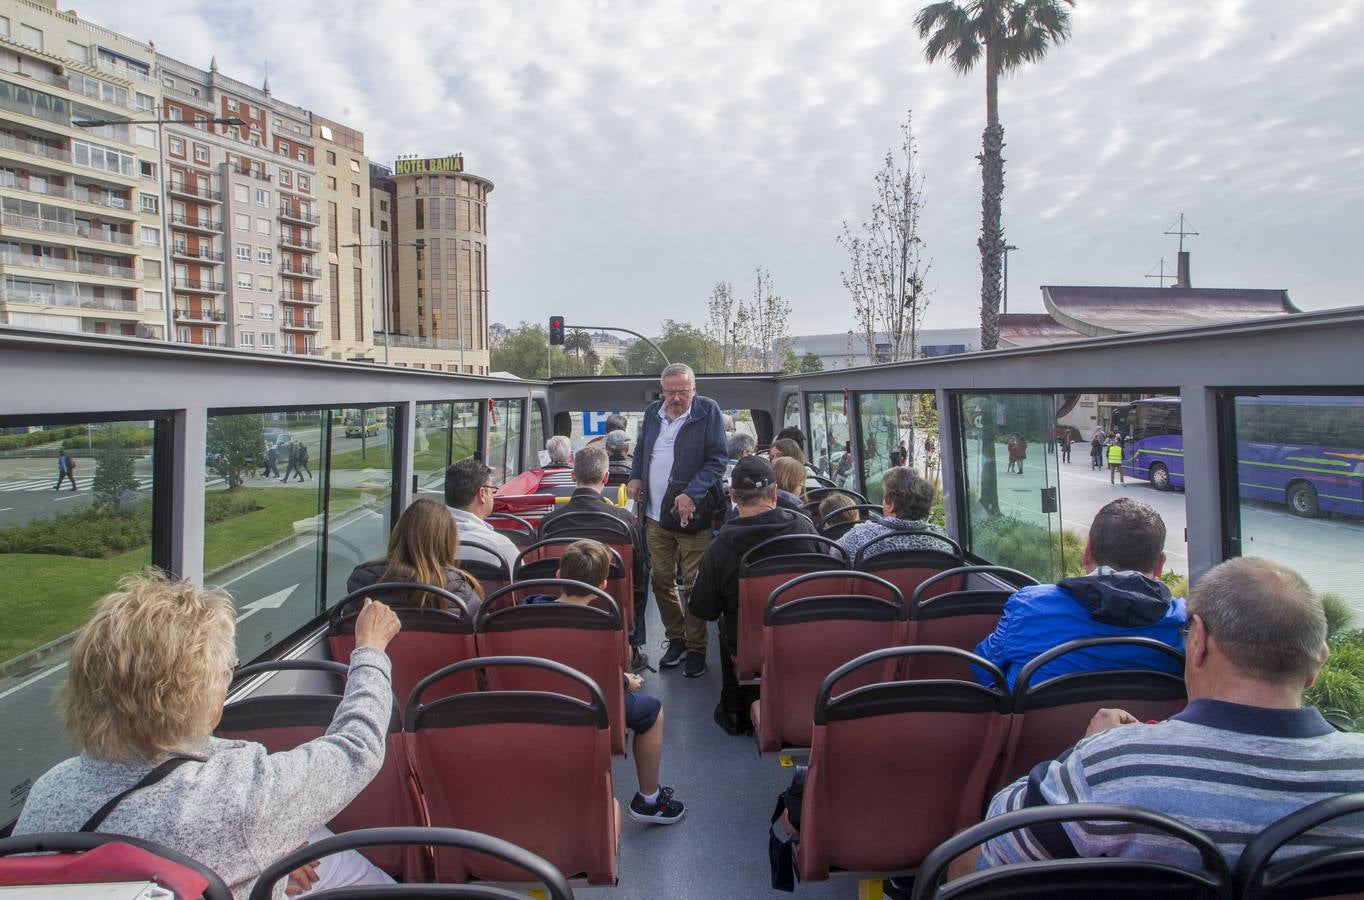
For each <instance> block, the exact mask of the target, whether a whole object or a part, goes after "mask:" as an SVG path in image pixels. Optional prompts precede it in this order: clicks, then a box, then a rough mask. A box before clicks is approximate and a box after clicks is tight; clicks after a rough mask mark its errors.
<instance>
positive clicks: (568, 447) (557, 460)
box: [545, 434, 573, 465]
mask: <svg viewBox="0 0 1364 900" xmlns="http://www.w3.org/2000/svg"><path fill="white" fill-rule="evenodd" d="M545 452H547V453H548V454H549V461H550V462H551V463H553V464H555V465H566V464H567V463H568V461H569V459H570V458H571V457H572V456H573V444H572V442H570V441H569V439H568V438H566V437H564V436H563V435H562V434H556V435H555V436H554V437H552V438H550V439H549V440H547V441H545Z"/></svg>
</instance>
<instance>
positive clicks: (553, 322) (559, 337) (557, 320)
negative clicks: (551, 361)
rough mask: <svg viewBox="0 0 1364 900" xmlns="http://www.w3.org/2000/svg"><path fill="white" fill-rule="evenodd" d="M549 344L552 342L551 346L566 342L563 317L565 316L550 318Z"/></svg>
mask: <svg viewBox="0 0 1364 900" xmlns="http://www.w3.org/2000/svg"><path fill="white" fill-rule="evenodd" d="M549 342H550V344H551V345H553V344H562V343H563V342H564V317H563V316H550V317H549Z"/></svg>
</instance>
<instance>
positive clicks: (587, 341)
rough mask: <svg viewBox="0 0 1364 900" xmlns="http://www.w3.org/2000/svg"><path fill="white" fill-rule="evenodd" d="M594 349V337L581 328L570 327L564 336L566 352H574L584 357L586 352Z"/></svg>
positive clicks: (577, 355)
mask: <svg viewBox="0 0 1364 900" xmlns="http://www.w3.org/2000/svg"><path fill="white" fill-rule="evenodd" d="M591 351H592V337H591V336H590V335H589V334H588V333H587V332H586V331H583V330H582V329H581V328H573V329H570V330H569V332H568V334H567V335H565V336H564V352H565V353H572V354H573V355H574V356H576V357H579V358H582V355H583V354H584V353H590V352H591Z"/></svg>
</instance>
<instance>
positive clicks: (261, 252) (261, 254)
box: [256, 247, 275, 266]
mask: <svg viewBox="0 0 1364 900" xmlns="http://www.w3.org/2000/svg"><path fill="white" fill-rule="evenodd" d="M256 262H258V263H260V264H261V265H263V266H272V265H274V264H275V251H274V250H271V249H270V248H269V247H258V248H256Z"/></svg>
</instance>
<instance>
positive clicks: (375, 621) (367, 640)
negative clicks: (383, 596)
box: [355, 597, 403, 650]
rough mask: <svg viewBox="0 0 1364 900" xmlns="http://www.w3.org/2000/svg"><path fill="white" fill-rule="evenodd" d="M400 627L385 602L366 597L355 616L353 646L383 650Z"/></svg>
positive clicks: (399, 623) (396, 617)
mask: <svg viewBox="0 0 1364 900" xmlns="http://www.w3.org/2000/svg"><path fill="white" fill-rule="evenodd" d="M402 627H403V626H402V623H401V622H399V621H398V616H397V614H396V613H395V612H393V610H391V609H389V607H388V604H387V603H375V602H374V600H373V598H371V597H366V598H365V605H364V606H363V607H362V608H361V609H360V615H359V616H357V617H356V618H355V646H356V647H357V648H359V647H373V648H374V649H376V650H385V649H387V648H388V642H389V641H391V640H393V636H394V635H396V634H397V633H398V632H399V631H400V630H401V629H402Z"/></svg>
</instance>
